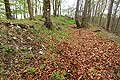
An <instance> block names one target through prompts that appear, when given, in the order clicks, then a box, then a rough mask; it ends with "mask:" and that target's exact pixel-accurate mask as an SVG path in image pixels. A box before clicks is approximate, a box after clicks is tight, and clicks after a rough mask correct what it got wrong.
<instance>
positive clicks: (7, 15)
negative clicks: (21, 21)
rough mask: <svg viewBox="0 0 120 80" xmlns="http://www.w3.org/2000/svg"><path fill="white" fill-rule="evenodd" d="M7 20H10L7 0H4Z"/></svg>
mask: <svg viewBox="0 0 120 80" xmlns="http://www.w3.org/2000/svg"><path fill="white" fill-rule="evenodd" d="M4 4H5V11H6V17H7V19H12V15H11V9H10V3H9V0H4Z"/></svg>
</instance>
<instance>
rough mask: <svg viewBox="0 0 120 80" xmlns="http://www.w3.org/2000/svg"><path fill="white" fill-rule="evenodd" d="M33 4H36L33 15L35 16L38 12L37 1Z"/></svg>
mask: <svg viewBox="0 0 120 80" xmlns="http://www.w3.org/2000/svg"><path fill="white" fill-rule="evenodd" d="M35 3H36V5H35V15H37V11H38V10H37V8H38V6H37V5H38V1H37V0H35Z"/></svg>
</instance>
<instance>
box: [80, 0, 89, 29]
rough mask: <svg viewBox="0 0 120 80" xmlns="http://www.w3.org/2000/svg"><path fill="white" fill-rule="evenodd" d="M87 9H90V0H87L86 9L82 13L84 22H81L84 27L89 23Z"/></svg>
mask: <svg viewBox="0 0 120 80" xmlns="http://www.w3.org/2000/svg"><path fill="white" fill-rule="evenodd" d="M87 11H88V0H85V4H84V11H83V14H82V22H81V26H82V27H86V26H87V25H88V20H87Z"/></svg>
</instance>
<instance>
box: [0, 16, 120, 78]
mask: <svg viewBox="0 0 120 80" xmlns="http://www.w3.org/2000/svg"><path fill="white" fill-rule="evenodd" d="M43 21H44V20H43V19H42V18H41V17H37V18H36V20H35V21H29V20H18V21H12V22H11V21H10V22H5V21H3V22H1V24H0V79H1V80H4V79H10V80H37V79H38V80H119V79H120V70H119V67H120V47H119V46H118V45H117V44H116V43H115V42H114V41H112V40H108V39H103V38H101V37H99V36H97V34H96V32H93V31H91V30H90V29H88V28H81V29H76V28H75V25H73V24H74V21H73V20H71V19H69V18H67V17H56V18H54V17H52V21H53V24H54V28H53V30H48V29H47V28H46V27H45V26H43V24H44V23H43ZM14 24H17V25H14ZM18 24H20V25H21V24H22V26H23V25H24V27H21V26H20V25H18Z"/></svg>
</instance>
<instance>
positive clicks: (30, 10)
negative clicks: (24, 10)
mask: <svg viewBox="0 0 120 80" xmlns="http://www.w3.org/2000/svg"><path fill="white" fill-rule="evenodd" d="M27 4H28V11H29V16H30V20H33V19H34V17H33V7H32V3H31V0H27Z"/></svg>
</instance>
